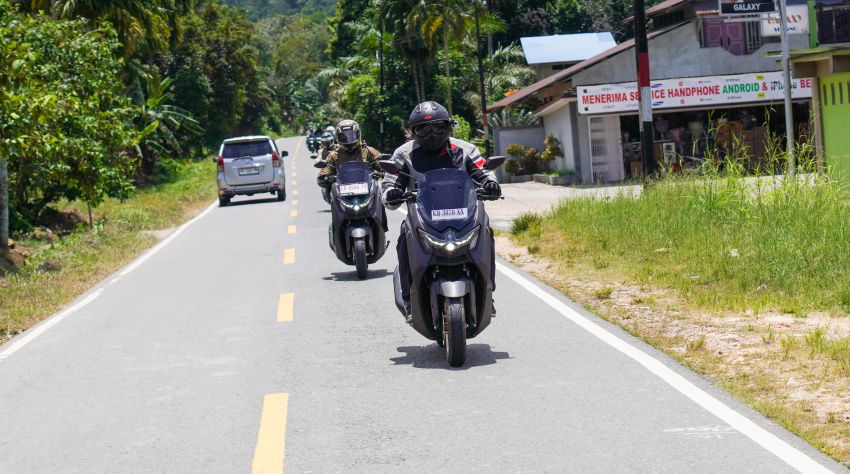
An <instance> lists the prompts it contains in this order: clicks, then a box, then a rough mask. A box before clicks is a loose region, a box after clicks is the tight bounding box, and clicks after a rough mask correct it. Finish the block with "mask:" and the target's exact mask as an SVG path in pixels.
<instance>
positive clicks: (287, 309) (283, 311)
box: [277, 293, 295, 323]
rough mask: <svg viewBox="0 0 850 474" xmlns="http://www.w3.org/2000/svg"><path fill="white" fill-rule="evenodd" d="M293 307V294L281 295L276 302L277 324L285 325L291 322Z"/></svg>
mask: <svg viewBox="0 0 850 474" xmlns="http://www.w3.org/2000/svg"><path fill="white" fill-rule="evenodd" d="M294 305H295V293H283V294H281V295H280V299H278V300H277V322H279V323H287V322H291V321H292V315H293V309H292V308H293V306H294Z"/></svg>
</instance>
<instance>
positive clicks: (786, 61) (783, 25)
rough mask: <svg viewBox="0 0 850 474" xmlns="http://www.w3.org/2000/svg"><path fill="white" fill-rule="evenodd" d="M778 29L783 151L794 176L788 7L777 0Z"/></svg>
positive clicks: (795, 166)
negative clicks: (781, 87)
mask: <svg viewBox="0 0 850 474" xmlns="http://www.w3.org/2000/svg"><path fill="white" fill-rule="evenodd" d="M777 3H778V4H779V31H780V35H781V38H782V76H783V78H784V82H785V86H784V89H785V152H786V153H787V154H788V176H794V173H795V172H796V170H797V160H796V158H795V157H794V109H793V108H792V105H791V93H792V91H791V69H790V62H791V60H790V57H789V56H790V55H789V53H788V9H787V7H786V5H785V0H779V1H778V2H777Z"/></svg>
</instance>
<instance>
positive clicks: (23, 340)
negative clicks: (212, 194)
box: [0, 202, 217, 362]
mask: <svg viewBox="0 0 850 474" xmlns="http://www.w3.org/2000/svg"><path fill="white" fill-rule="evenodd" d="M216 204H217V203H216V202H214V203H212V204H210V206H209V207H207V208H206V209H204V211H203V212H201V213H200V214H198V215H197V216H195V217H194V218H192V219H191V220H189V221H187V222H184V223H183V225H181V226H180V227H178V228H177V229H176V230H175V231H174V232H172V233H171V235H169V236H168V237H167V238H165V239H164V240H163V241H161V242H160V243H158V244H156V245H155V246H153V247H151V249H150V250H148V251H147V252H145V253H144V254H143V255H142V256H141V257H138V258H136V260H134V261H133V262H132V263H130V264H129V265H128V266H126V267H125V268H124V269H123V270H122V271H121V272H120V273H118V276H117V277H115V278H112V279H111V280H110V281H109V282H108V283H107V284H106V285H103V286H101V287H100V288H98V289H97V290H95V291H93V292H92V293H91V294H90V295H88V296H86V297H85V298H83V299H82V300H80V301H79V302H77V303H75V304H74V305H72V306H70V307H68V308H66V309H64V310H62V311H60V312H59V313H58V314H56V315H54V316H51V317H49V318H47V319H45V320H44V321H43V322H42V323H41V324H39V325H37V326H36V327H34V328H32V329H29V330H27V331H26V332H24V334H23V335H22V336H21V337H20V338H16V339H13V340H12V342H10V343H9V347H7V348H6V349H4V350H3V352H0V362H2V361H3V360H5V359H6V358H8V357H9V356H10V355H12V354H14V353H15V352H18V351H19V350H21V349H22V348H23V347H24V346H26V345H27V344H29V343H30V342H32V341H33V340H34V339H35V338H37V337H38V336H40V335H42V334H44V332H45V331H47V330H48V329H50V328H52V327H53V326H55V325H57V324H59V323H60V322H62V320H63V319H65V318H67V317H68V316H70V315H72V314H74V313H76V312H77V311H79V310H80V309H82V308H83V307H85V306H86V305H88V304H89V303H91V302H92V301H94V300H96V299H97V298H98V297H99V296H100V295H101V294H102V293H103V290H104V289H105V288H106V287H107V286H109V285H112V284H114V283H115V282H117V281H118V280H119V279H120V278H121V277H122V276H124V275H127V274H128V273H130V272H132V271H133V270H135V269H137V268H139V266H141V265H142V264H143V263H145V262H146V261H148V259H149V258H151V257H153V256H154V255H155V254H156V253H157V252H159V251H160V250H162V248H163V247H165V246H166V245H167V244H168V243H169V242H171V241H172V240H174V239H175V238H176V237H177V236H178V235H180V234H181V233H182V232H183V231H184V230H186V228H187V227H189V226H190V225H192V224H193V223H194V222H195V221H197V220H198V219H200V218H202V217H204V216H205V215H207V214H208V213H209V212H210V211H212V210H213V209H215V207H216Z"/></svg>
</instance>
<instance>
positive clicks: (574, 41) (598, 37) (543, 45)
mask: <svg viewBox="0 0 850 474" xmlns="http://www.w3.org/2000/svg"><path fill="white" fill-rule="evenodd" d="M520 42H521V43H522V50H523V52H525V60H526V61H527V62H528V64H545V63H566V62H574V61H584V60H585V59H587V58H592V57H593V56H596V55H597V54H599V53H601V52H602V51H605V50H606V49H609V48H612V47H614V46H616V45H617V42H616V41H614V35H612V34H611V33H609V32H603V33H578V34H574V35H551V36H530V37H528V38H520Z"/></svg>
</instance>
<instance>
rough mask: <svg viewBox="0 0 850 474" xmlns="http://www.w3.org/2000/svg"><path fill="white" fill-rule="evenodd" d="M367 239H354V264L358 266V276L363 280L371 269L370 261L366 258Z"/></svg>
mask: <svg viewBox="0 0 850 474" xmlns="http://www.w3.org/2000/svg"><path fill="white" fill-rule="evenodd" d="M366 258H367V256H366V241H365V240H363V239H357V240H355V241H354V266H355V267H356V268H357V278H359V279H361V280H363V279H365V278H366V275H367V274H368V271H369V262H368V261H367V260H366Z"/></svg>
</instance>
